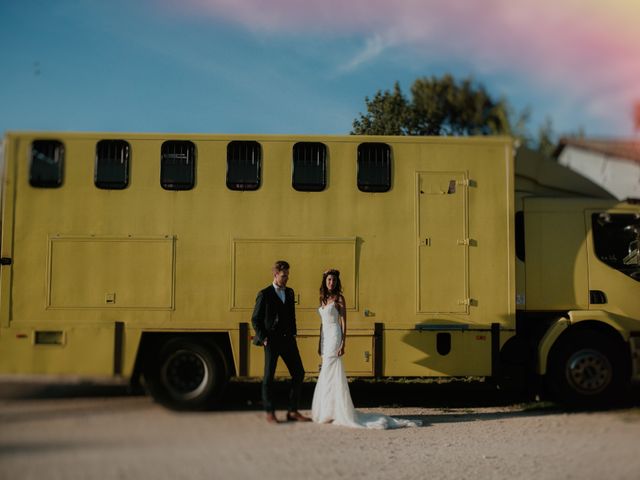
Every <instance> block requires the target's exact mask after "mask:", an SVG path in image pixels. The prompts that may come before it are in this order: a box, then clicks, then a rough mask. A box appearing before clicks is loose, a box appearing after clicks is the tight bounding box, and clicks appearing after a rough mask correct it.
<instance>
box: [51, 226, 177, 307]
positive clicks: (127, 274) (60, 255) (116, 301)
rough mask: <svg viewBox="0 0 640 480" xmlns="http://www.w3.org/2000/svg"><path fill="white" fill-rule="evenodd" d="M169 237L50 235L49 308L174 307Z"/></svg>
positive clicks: (171, 247) (171, 241)
mask: <svg viewBox="0 0 640 480" xmlns="http://www.w3.org/2000/svg"><path fill="white" fill-rule="evenodd" d="M173 244H174V239H173V238H97V237H62V236H56V237H51V238H49V262H48V271H49V275H48V286H49V290H48V302H47V307H48V308H144V309H156V308H158V309H171V308H173V279H174V274H173V270H174V265H173V261H174V254H173Z"/></svg>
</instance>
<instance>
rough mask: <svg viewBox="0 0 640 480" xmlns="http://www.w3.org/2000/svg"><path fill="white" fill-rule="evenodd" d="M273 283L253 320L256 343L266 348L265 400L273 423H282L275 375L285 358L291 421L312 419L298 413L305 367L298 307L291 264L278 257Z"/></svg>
mask: <svg viewBox="0 0 640 480" xmlns="http://www.w3.org/2000/svg"><path fill="white" fill-rule="evenodd" d="M272 272H273V283H272V284H271V285H269V286H268V287H267V288H264V289H262V290H261V291H260V292H258V296H257V297H256V306H255V308H254V309H253V315H252V316H251V323H252V324H253V328H254V330H255V331H256V334H255V335H254V337H253V343H254V344H255V345H262V346H263V347H264V378H263V379H262V403H263V404H264V409H265V411H266V413H267V421H268V422H269V423H278V419H277V417H276V415H275V408H274V405H273V376H274V374H275V372H276V364H277V363H278V357H282V360H284V363H285V365H286V366H287V368H288V369H289V374H290V375H291V391H290V393H289V410H288V412H287V421H289V422H310V421H311V419H310V418H308V417H305V416H304V415H302V414H301V413H300V412H298V403H299V402H300V391H301V389H302V380H303V379H304V368H303V366H302V360H301V359H300V352H298V345H297V343H296V310H295V297H294V294H293V289H291V288H287V281H288V280H289V264H288V263H287V262H285V261H284V260H278V261H277V262H276V263H275V265H274V266H273V269H272Z"/></svg>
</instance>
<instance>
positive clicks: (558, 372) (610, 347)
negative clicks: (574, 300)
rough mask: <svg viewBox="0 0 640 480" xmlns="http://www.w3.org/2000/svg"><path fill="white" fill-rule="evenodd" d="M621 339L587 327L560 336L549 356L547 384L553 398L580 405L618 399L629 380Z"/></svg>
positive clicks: (594, 404)
mask: <svg viewBox="0 0 640 480" xmlns="http://www.w3.org/2000/svg"><path fill="white" fill-rule="evenodd" d="M619 344H622V342H615V341H614V340H613V339H611V338H610V337H608V336H606V335H601V334H598V333H596V332H594V331H590V330H585V331H578V332H575V333H572V334H570V336H568V337H566V338H564V339H561V340H560V343H559V344H558V345H557V346H556V347H555V348H554V349H553V350H552V352H551V355H550V357H549V368H548V372H547V387H548V389H549V391H550V392H551V394H552V398H553V399H554V400H556V401H559V402H561V403H567V404H570V405H577V406H596V405H604V404H607V403H611V402H614V401H616V400H619V394H620V393H621V391H622V390H623V387H624V385H625V384H626V383H627V381H628V375H627V373H626V372H627V371H628V368H627V367H626V365H625V362H624V357H623V355H622V354H621V352H622V351H623V350H622V349H621V348H620V347H621V345H619Z"/></svg>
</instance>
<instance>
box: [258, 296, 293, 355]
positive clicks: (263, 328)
mask: <svg viewBox="0 0 640 480" xmlns="http://www.w3.org/2000/svg"><path fill="white" fill-rule="evenodd" d="M284 298H285V302H284V304H283V303H282V300H280V298H279V297H278V294H277V293H276V290H275V288H273V285H269V286H268V287H267V288H264V289H262V290H260V292H258V296H257V297H256V306H255V307H254V309H253V315H251V323H252V325H253V329H254V330H255V332H256V334H255V335H254V337H253V343H254V344H255V345H262V342H263V341H264V339H265V338H269V337H270V336H272V335H274V334H287V335H295V334H296V333H297V329H296V308H295V296H294V293H293V289H292V288H289V287H286V288H285V291H284Z"/></svg>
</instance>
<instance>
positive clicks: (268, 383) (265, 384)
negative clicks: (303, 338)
mask: <svg viewBox="0 0 640 480" xmlns="http://www.w3.org/2000/svg"><path fill="white" fill-rule="evenodd" d="M278 357H282V360H283V361H284V363H285V365H286V366H287V369H289V374H290V375H291V390H290V391H289V411H290V412H293V411H295V410H298V405H299V403H300V391H301V390H302V381H303V380H304V367H303V366H302V359H301V358H300V352H299V351H298V344H297V343H296V339H295V337H292V336H290V335H287V336H280V335H272V336H270V337H269V341H268V342H267V346H266V347H264V378H263V379H262V403H263V405H264V409H265V411H266V412H273V411H274V410H275V407H274V404H273V376H274V374H275V373H276V364H277V363H278Z"/></svg>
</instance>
